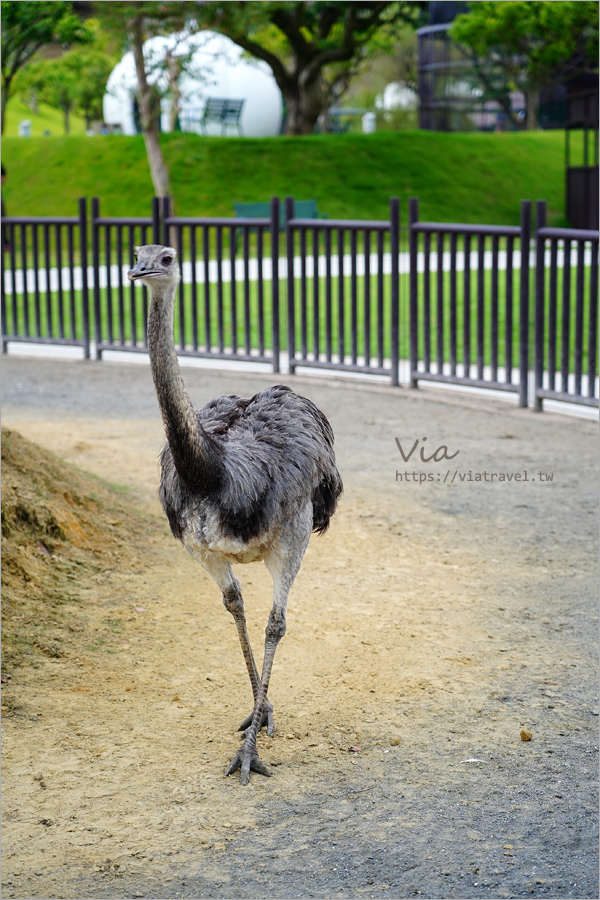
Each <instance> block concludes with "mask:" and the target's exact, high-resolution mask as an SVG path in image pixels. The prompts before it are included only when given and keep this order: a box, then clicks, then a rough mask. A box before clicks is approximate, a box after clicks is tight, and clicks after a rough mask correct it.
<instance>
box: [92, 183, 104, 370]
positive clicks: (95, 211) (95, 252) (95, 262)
mask: <svg viewBox="0 0 600 900" xmlns="http://www.w3.org/2000/svg"><path fill="white" fill-rule="evenodd" d="M99 218H100V201H99V200H98V198H97V197H92V268H93V272H94V335H95V338H96V359H98V360H101V359H102V350H101V349H100V344H101V343H102V331H101V318H100V229H99V227H98V225H97V224H96V223H97V220H98V219H99Z"/></svg>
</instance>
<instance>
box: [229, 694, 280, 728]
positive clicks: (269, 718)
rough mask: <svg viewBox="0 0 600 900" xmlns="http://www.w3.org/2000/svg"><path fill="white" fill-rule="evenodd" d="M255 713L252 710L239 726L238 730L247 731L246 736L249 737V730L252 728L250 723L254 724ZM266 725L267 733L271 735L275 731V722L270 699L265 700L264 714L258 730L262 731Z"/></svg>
mask: <svg viewBox="0 0 600 900" xmlns="http://www.w3.org/2000/svg"><path fill="white" fill-rule="evenodd" d="M253 715H254V712H251V713H250V715H249V716H246V718H245V719H244V721H243V722H242V724H241V725H240V727H239V728H238V731H245V732H246V734H245V735H244V737H247V733H248V730H249V728H250V725H251V724H252V716H253ZM265 725H266V726H267V734H268V735H269V737H270V736H271V735H272V734H273V732H274V731H275V723H274V722H273V704H272V703H271V702H270V701H269V700H265V709H264V712H263V714H262V719H261V720H260V726H259V728H258V731H260V729H261V728H264V727H265Z"/></svg>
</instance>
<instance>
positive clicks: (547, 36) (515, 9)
mask: <svg viewBox="0 0 600 900" xmlns="http://www.w3.org/2000/svg"><path fill="white" fill-rule="evenodd" d="M450 36H451V37H452V39H453V40H455V41H457V42H458V43H459V44H460V45H461V46H462V47H463V48H464V50H465V52H466V53H467V55H468V56H469V57H470V58H471V59H472V60H473V63H474V67H475V71H476V74H477V77H478V78H479V80H480V81H481V83H482V85H483V87H484V89H485V90H486V93H487V95H488V97H490V98H493V99H496V100H497V101H498V102H499V104H500V106H501V107H502V109H503V110H504V112H506V114H507V115H508V116H509V117H510V118H511V120H512V121H513V123H514V124H515V125H517V126H520V125H521V123H520V122H519V121H518V120H517V119H516V118H515V116H514V114H513V113H512V111H511V108H510V92H511V91H521V92H522V93H523V94H524V95H525V99H526V106H527V116H526V126H527V128H529V129H534V128H537V110H538V105H539V97H540V93H541V91H542V90H543V89H544V88H547V87H551V86H552V85H553V84H557V83H558V82H561V81H566V80H567V79H569V78H571V77H573V76H574V75H577V74H579V73H580V72H583V71H586V70H587V69H595V70H597V68H598V3H596V2H587V0H586V2H570V0H562V2H560V3H555V2H526V0H512V2H488V0H480V2H478V3H473V4H472V6H471V9H470V11H469V12H468V13H465V14H464V15H461V16H458V17H457V18H456V19H455V20H454V23H453V24H452V28H451V29H450Z"/></svg>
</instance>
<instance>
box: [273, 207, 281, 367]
mask: <svg viewBox="0 0 600 900" xmlns="http://www.w3.org/2000/svg"><path fill="white" fill-rule="evenodd" d="M271 317H272V326H273V372H277V373H279V371H280V360H279V197H271Z"/></svg>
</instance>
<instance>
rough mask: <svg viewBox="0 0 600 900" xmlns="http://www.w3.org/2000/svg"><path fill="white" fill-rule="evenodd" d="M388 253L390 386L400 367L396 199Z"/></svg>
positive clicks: (397, 218)
mask: <svg viewBox="0 0 600 900" xmlns="http://www.w3.org/2000/svg"><path fill="white" fill-rule="evenodd" d="M390 252H391V254H392V296H391V301H392V322H391V326H392V336H391V347H390V349H391V357H392V359H391V365H392V372H391V374H392V385H394V386H397V385H398V369H399V367H400V340H399V319H400V272H399V269H398V257H399V253H400V201H399V199H398V198H397V197H391V198H390Z"/></svg>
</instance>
